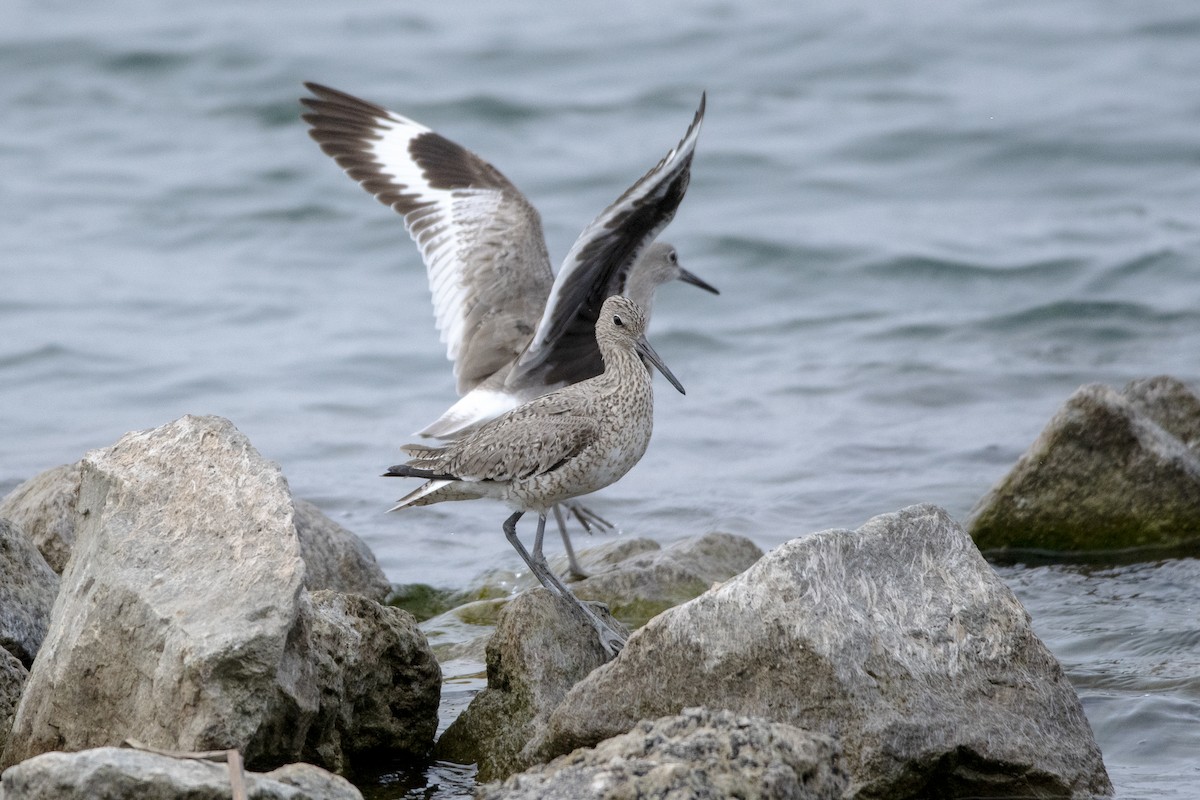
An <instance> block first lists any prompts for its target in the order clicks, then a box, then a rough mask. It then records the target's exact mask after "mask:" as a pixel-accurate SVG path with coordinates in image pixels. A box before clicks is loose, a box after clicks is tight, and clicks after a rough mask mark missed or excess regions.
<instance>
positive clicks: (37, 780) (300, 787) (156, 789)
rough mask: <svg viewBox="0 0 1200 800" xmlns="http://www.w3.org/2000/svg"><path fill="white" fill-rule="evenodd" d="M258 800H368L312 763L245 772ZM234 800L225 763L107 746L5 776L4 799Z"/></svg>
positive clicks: (27, 764) (40, 761)
mask: <svg viewBox="0 0 1200 800" xmlns="http://www.w3.org/2000/svg"><path fill="white" fill-rule="evenodd" d="M244 775H245V777H244V780H245V784H246V790H247V794H248V795H249V796H250V797H253V798H255V800H362V794H361V793H360V792H359V791H358V790H357V789H355V788H354V786H353V785H351V784H350V783H349V782H348V781H346V780H345V779H344V778H339V777H338V776H337V775H331V774H330V773H328V772H324V771H322V770H318V769H317V768H316V767H313V766H311V765H307V764H297V765H289V766H288V767H284V768H282V769H279V770H276V771H275V772H271V773H268V774H266V775H261V774H256V773H252V772H249V773H245V774H244ZM132 797H136V798H138V800H181V798H187V800H229V798H230V797H232V789H231V788H230V775H229V767H228V765H227V764H224V763H214V762H212V761H201V760H196V759H187V758H171V757H170V756H165V755H158V754H157V753H147V752H143V751H140V750H125V749H120V748H116V747H102V748H97V749H94V750H85V751H83V752H78V753H46V754H44V755H40V756H36V757H34V758H31V759H29V760H28V761H23V762H22V763H20V764H18V765H16V766H14V767H10V768H9V769H8V770H6V771H5V772H4V800H124V798H132Z"/></svg>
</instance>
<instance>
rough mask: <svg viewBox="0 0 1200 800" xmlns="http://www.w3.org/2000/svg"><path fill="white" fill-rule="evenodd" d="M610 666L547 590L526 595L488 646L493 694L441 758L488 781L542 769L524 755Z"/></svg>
mask: <svg viewBox="0 0 1200 800" xmlns="http://www.w3.org/2000/svg"><path fill="white" fill-rule="evenodd" d="M596 610H597V612H599V611H600V609H599V608H597V609H596ZM604 661H605V653H604V649H603V648H602V647H601V646H600V641H599V639H598V638H597V637H596V631H595V630H594V629H593V628H591V627H590V626H588V625H585V624H584V623H582V622H580V621H579V619H578V618H577V617H576V616H575V615H574V614H572V613H571V611H570V609H569V608H567V607H566V606H565V604H563V603H562V602H561V601H559V600H558V599H557V598H556V597H555V596H554V595H552V594H551V593H550V592H549V591H547V590H546V589H542V588H538V589H532V590H530V591H526V592H522V593H521V594H519V595H517V596H516V597H515V598H513V599H512V601H511V602H509V603H508V605H507V606H505V608H504V610H503V611H501V612H500V619H499V621H498V623H497V625H496V632H495V634H493V636H492V638H491V641H489V642H488V646H487V675H488V688H486V689H484V690H483V691H482V692H480V693H479V694H478V695H477V696H476V697H475V699H474V700H472V701H471V705H470V706H468V707H467V710H466V711H464V712H463V713H462V714H461V715H459V717H458V719H456V720H455V721H454V722H453V723H452V724H451V725H450V727H449V728H448V729H447V730H446V732H445V733H444V734H442V738H441V739H440V740H439V741H438V745H437V755H438V757H440V758H445V759H448V760H451V761H458V762H461V763H472V762H474V763H477V764H478V765H479V779H480V780H485V781H486V780H495V779H497V778H502V777H504V776H506V775H510V774H512V773H513V772H517V771H519V770H522V769H524V768H525V767H527V766H529V765H530V764H533V763H536V762H535V761H534V760H533V759H531V758H530V757H528V756H527V755H526V754H524V753H523V752H522V751H523V748H524V747H525V745H526V744H527V743H528V742H529V740H530V739H531V738H533V737H534V735H535V734H536V733H537V732H539V731H540V730H541V728H542V727H544V725H545V719H546V717H547V716H548V715H549V714H550V712H551V711H553V710H554V708H555V706H557V705H558V703H559V701H561V700H562V698H563V695H565V694H566V693H567V690H568V689H570V688H571V687H572V686H573V685H575V683H576V681H578V680H579V679H580V678H582V677H583V676H585V675H587V674H588V673H589V672H591V671H592V670H593V669H595V668H596V667H598V666H600V665H601V664H603V663H604Z"/></svg>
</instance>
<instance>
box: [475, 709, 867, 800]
mask: <svg viewBox="0 0 1200 800" xmlns="http://www.w3.org/2000/svg"><path fill="white" fill-rule="evenodd" d="M846 784H847V781H846V774H845V772H844V771H843V770H842V769H841V766H840V749H839V747H838V744H837V742H836V741H835V740H834V739H833V738H832V737H830V736H825V735H823V734H818V733H811V732H809V731H802V730H800V729H799V728H794V727H792V726H791V725H783V724H780V723H777V722H767V721H766V720H762V719H757V718H751V717H739V716H737V715H735V714H733V713H731V712H729V711H712V710H709V709H705V708H688V709H684V711H683V713H682V714H680V715H678V716H674V717H664V718H662V719H658V720H654V721H644V722H640V723H638V724H637V726H635V727H634V729H633V730H632V731H630V732H629V733H625V734H621V735H620V736H615V737H613V738H612V739H608V740H606V741H603V742H601V743H600V744H598V745H597V746H596V747H595V748H583V749H579V750H576V751H575V752H573V753H571V754H570V755H566V756H561V757H559V758H556V759H555V760H554V761H551V762H550V763H549V764H546V765H543V766H539V767H534V768H533V769H530V770H529V771H527V772H523V773H521V774H519V775H514V776H512V777H510V778H508V779H507V780H505V781H504V783H502V784H491V785H488V786H484V787H482V788H481V789H480V791H479V792H478V793H477V795H476V797H477V798H479V800H541V798H546V797H554V798H557V800H585V799H586V798H597V800H599V798H633V797H636V798H638V800H660V799H661V800H668V798H712V800H724V798H730V797H738V798H742V800H807V799H809V798H811V800H818V799H819V800H840V798H841V797H842V796H843V794H844V792H845V790H846Z"/></svg>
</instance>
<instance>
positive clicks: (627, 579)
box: [571, 533, 763, 626]
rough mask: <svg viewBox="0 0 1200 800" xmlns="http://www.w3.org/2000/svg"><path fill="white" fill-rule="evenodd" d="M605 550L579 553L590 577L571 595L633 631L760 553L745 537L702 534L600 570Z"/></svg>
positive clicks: (745, 565)
mask: <svg viewBox="0 0 1200 800" xmlns="http://www.w3.org/2000/svg"><path fill="white" fill-rule="evenodd" d="M626 549H627V548H626ZM606 550H607V548H603V547H602V548H597V549H596V552H595V554H593V553H590V552H588V553H585V554H584V557H583V558H584V562H583V563H584V565H585V569H591V570H593V571H594V574H593V575H592V576H591V577H590V578H587V579H585V580H582V581H579V582H577V583H574V584H572V585H571V591H573V592H575V594H576V596H578V597H579V598H581V599H583V600H599V601H601V602H603V603H606V604H607V605H608V607H609V609H611V610H612V613H613V616H615V617H618V618H620V619H621V620H624V621H625V622H628V623H630V624H632V625H635V626H636V625H642V624H645V622H646V621H647V620H649V619H650V618H651V617H653V616H655V615H656V614H659V613H661V612H663V611H665V610H667V609H668V608H671V607H672V606H676V605H679V604H680V603H683V602H686V601H688V600H691V599H692V598H693V597H696V596H697V595H699V594H701V593H702V592H704V591H707V590H708V588H709V587H711V586H712V585H713V584H714V583H717V582H720V581H724V580H728V579H729V578H732V577H733V576H734V575H737V574H738V573H739V572H742V571H744V570H746V569H747V568H749V567H750V565H751V564H753V563H754V562H755V561H758V559H760V558H762V554H763V553H762V550H760V549H759V547H758V545H756V544H754V542H752V541H750V540H749V539H747V538H745V537H744V536H734V535H733V534H729V533H707V534H704V535H703V536H695V537H692V538H689V539H683V540H681V541H678V542H674V543H673V544H670V545H668V546H667V547H664V548H662V549H657V546H656V549H653V550H649V551H645V552H639V553H634V554H631V555H629V556H628V557H626V558H623V559H621V560H619V561H616V562H615V563H613V564H612V565H611V567H610V568H608V569H604V570H603V571H599V570H597V569H596V567H597V566H602V565H603V564H604V556H605V552H606Z"/></svg>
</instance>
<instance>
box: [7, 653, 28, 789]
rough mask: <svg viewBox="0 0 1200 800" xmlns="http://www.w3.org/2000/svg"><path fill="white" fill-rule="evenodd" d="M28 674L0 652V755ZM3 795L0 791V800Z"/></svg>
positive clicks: (20, 664)
mask: <svg viewBox="0 0 1200 800" xmlns="http://www.w3.org/2000/svg"><path fill="white" fill-rule="evenodd" d="M28 678H29V672H28V671H27V670H26V669H25V665H24V664H22V663H21V662H20V661H18V660H17V657H16V656H14V655H13V654H12V653H10V652H8V651H7V650H0V753H2V752H4V745H5V744H7V743H8V732H9V730H10V729H11V728H12V721H13V716H14V715H15V714H16V713H17V703H18V702H19V701H20V699H21V690H22V689H24V688H25V681H26V680H28ZM3 796H4V793H3V792H2V791H0V800H3Z"/></svg>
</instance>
